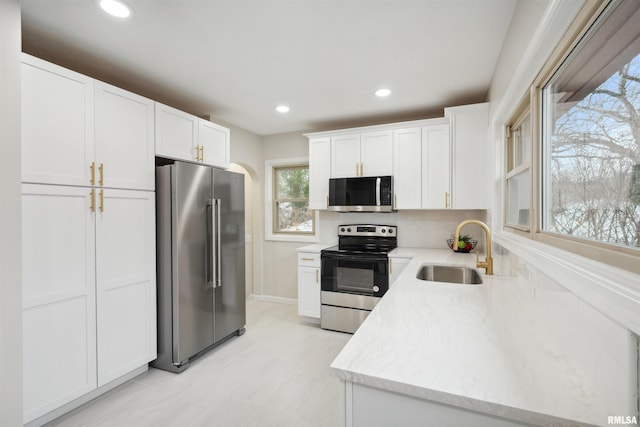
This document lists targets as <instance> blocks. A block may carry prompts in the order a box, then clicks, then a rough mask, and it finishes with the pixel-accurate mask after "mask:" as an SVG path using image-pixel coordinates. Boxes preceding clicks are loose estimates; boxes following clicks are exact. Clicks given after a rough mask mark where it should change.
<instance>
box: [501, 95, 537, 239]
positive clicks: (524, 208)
mask: <svg viewBox="0 0 640 427" xmlns="http://www.w3.org/2000/svg"><path fill="white" fill-rule="evenodd" d="M526 101H527V105H526V106H525V107H524V111H523V112H520V113H519V114H518V115H517V116H516V119H515V120H513V121H512V124H511V125H510V126H508V127H507V149H506V170H505V172H506V173H505V188H506V194H505V200H506V209H505V211H506V212H505V225H507V226H508V227H511V228H514V229H518V230H522V231H529V229H530V226H531V152H532V133H531V113H530V111H531V110H530V108H529V106H528V101H529V99H528V98H527V100H526ZM521 109H522V108H521Z"/></svg>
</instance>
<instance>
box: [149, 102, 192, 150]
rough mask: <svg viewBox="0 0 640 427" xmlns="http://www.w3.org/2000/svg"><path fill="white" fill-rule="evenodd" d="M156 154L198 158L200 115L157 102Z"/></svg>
mask: <svg viewBox="0 0 640 427" xmlns="http://www.w3.org/2000/svg"><path fill="white" fill-rule="evenodd" d="M155 107H156V108H155V110H156V156H160V157H168V158H171V159H178V160H188V161H194V160H198V158H199V156H198V153H197V150H196V146H197V145H198V144H197V141H198V121H199V119H198V117H196V116H193V115H191V114H188V113H185V112H184V111H180V110H177V109H175V108H172V107H169V106H168V105H163V104H160V103H158V102H156V105H155Z"/></svg>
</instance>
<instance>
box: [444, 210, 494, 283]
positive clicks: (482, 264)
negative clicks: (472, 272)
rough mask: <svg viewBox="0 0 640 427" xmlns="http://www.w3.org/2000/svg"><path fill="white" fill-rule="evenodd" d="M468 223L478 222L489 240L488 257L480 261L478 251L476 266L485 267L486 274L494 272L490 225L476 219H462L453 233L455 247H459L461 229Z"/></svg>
mask: <svg viewBox="0 0 640 427" xmlns="http://www.w3.org/2000/svg"><path fill="white" fill-rule="evenodd" d="M467 224H478V225H479V226H480V227H482V228H483V229H484V233H485V237H486V241H487V258H486V259H485V260H484V261H479V260H478V253H477V252H476V267H478V268H484V271H485V273H486V274H493V258H492V257H491V230H489V227H487V224H485V223H484V222H482V221H478V220H475V219H469V220H466V221H462V222H461V223H460V224H458V227H456V232H455V234H454V235H453V247H454V248H456V249H457V248H458V239H460V230H462V227H464V226H465V225H467ZM454 250H455V249H454Z"/></svg>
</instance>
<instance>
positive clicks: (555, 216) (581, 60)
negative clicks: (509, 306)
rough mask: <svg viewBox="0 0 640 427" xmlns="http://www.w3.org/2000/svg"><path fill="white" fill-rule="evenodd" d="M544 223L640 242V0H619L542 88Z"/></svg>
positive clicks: (548, 228)
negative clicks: (627, 0)
mask: <svg viewBox="0 0 640 427" xmlns="http://www.w3.org/2000/svg"><path fill="white" fill-rule="evenodd" d="M541 97H542V98H541V105H542V171H541V173H542V175H541V184H542V196H541V204H542V206H541V213H542V218H541V229H542V231H543V232H547V233H553V234H557V235H560V236H571V237H575V238H579V239H581V240H586V241H592V242H599V243H605V244H608V245H616V246H618V247H624V248H640V2H636V1H629V2H614V3H613V6H610V7H609V8H607V9H606V10H605V11H604V13H602V15H601V16H600V17H599V18H598V19H597V20H596V22H595V24H594V25H592V26H591V28H590V29H589V30H588V31H587V33H586V34H585V36H583V37H582V39H581V40H580V41H579V42H578V43H577V44H576V46H575V47H574V48H573V49H572V51H571V53H570V54H569V55H568V56H567V57H566V59H564V61H562V63H561V64H560V65H559V67H558V68H557V70H556V71H555V72H554V73H553V74H552V75H551V77H550V78H549V79H548V81H547V82H546V83H545V84H544V85H543V86H542V89H541Z"/></svg>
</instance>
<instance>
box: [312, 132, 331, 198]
mask: <svg viewBox="0 0 640 427" xmlns="http://www.w3.org/2000/svg"><path fill="white" fill-rule="evenodd" d="M330 177H331V138H329V137H326V138H315V139H311V140H309V209H327V206H328V204H329V178H330Z"/></svg>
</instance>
